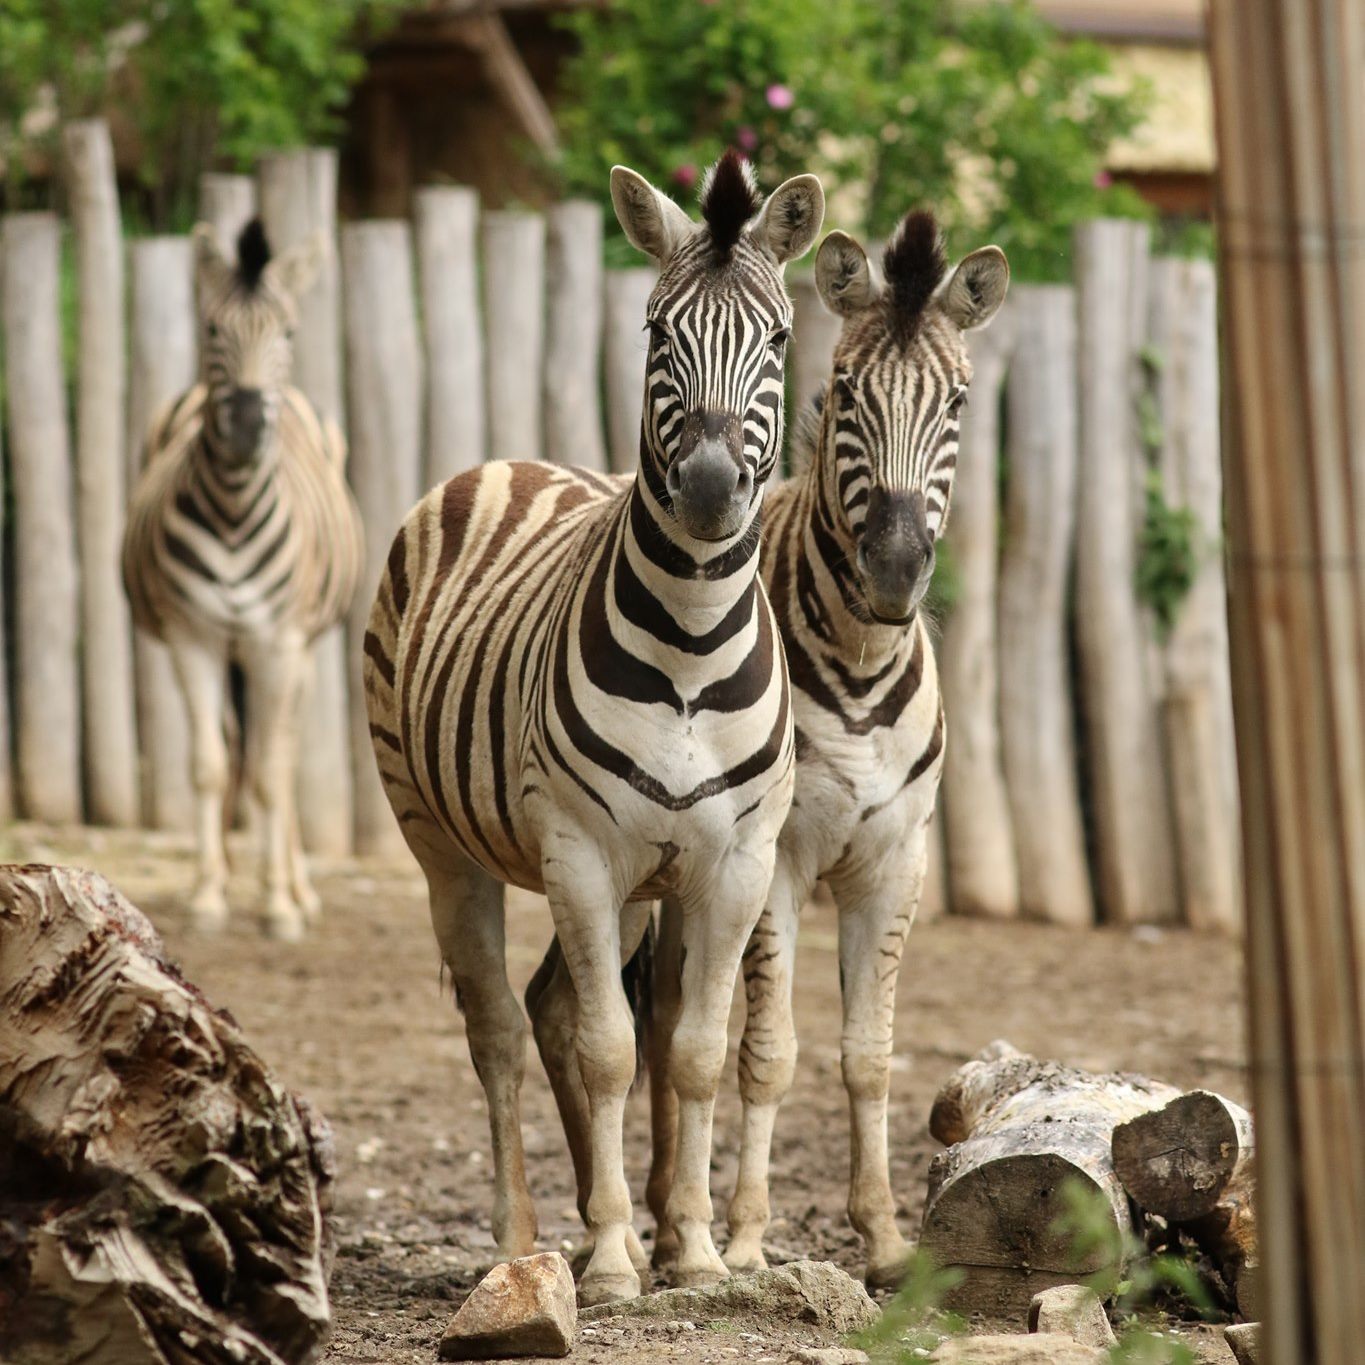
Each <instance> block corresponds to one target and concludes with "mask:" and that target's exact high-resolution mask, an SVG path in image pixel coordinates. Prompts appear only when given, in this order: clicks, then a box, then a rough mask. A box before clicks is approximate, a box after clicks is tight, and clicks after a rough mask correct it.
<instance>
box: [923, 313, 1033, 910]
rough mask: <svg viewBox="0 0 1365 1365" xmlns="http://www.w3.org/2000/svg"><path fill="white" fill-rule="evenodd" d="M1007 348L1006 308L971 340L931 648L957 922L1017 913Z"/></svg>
mask: <svg viewBox="0 0 1365 1365" xmlns="http://www.w3.org/2000/svg"><path fill="white" fill-rule="evenodd" d="M1013 345H1014V324H1013V317H1012V314H1011V311H1010V306H1009V304H1006V305H1005V307H1004V308H1003V309H1002V310H1001V311H1000V312H999V313H998V314H997V315H996V317H995V320H994V321H993V322H992V323H991V325H990V326H989V327H988V328H986V329H985V330H984V331H981V332H976V333H973V334H972V336H971V337H970V338H969V346H970V350H971V357H972V368H973V378H972V393H971V401H970V402H969V404H968V406H967V410H966V412H965V413H964V414H963V421H962V436H961V440H960V442H959V444H958V455H957V476H956V479H955V480H954V483H953V504H952V509H951V513H952V514H951V517H950V519H949V521H948V549H949V550H950V551H951V554H952V561H953V565H954V567H955V568H956V570H957V582H958V593H957V600H956V601H955V602H954V603H953V606H952V610H951V611H950V612H949V614H948V617H947V620H945V621H944V623H943V638H942V640H941V641H940V643H939V646H938V651H937V652H938V667H939V676H940V677H941V678H942V680H943V707H944V711H945V712H946V714H947V716H948V718H949V723H950V725H951V726H952V736H951V742H950V743H949V744H948V746H947V751H946V753H945V755H944V765H943V793H942V799H943V802H944V807H943V811H944V834H945V838H946V844H947V855H948V880H949V882H950V884H951V885H952V888H953V891H952V896H953V900H952V905H953V912H954V913H955V914H963V915H988V916H991V917H992V918H1009V917H1011V916H1014V915H1017V914H1018V913H1019V874H1018V867H1017V864H1016V862H1015V857H1014V836H1013V831H1012V829H1011V826H1010V809H1009V801H1008V797H1007V795H1006V792H1005V775H1004V772H1003V770H1002V768H1001V758H1000V721H999V715H1000V697H999V692H998V680H999V672H998V667H997V655H996V630H997V621H998V614H999V613H998V605H997V600H996V587H997V584H996V565H997V560H998V556H999V553H1000V528H999V495H1000V478H999V466H1000V387H1001V385H1002V384H1003V383H1004V379H1005V367H1006V365H1007V364H1008V362H1009V355H1010V351H1011V349H1012V348H1013Z"/></svg>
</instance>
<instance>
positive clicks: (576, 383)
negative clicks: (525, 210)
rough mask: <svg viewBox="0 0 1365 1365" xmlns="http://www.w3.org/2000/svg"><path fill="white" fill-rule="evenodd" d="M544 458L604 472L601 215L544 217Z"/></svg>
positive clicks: (586, 210) (581, 212)
mask: <svg viewBox="0 0 1365 1365" xmlns="http://www.w3.org/2000/svg"><path fill="white" fill-rule="evenodd" d="M546 229H547V231H546V272H545V283H546V298H545V386H544V387H545V458H546V459H547V460H554V461H556V462H557V463H558V464H575V465H585V466H586V467H587V468H589V469H601V470H605V469H606V467H607V452H606V446H605V445H604V443H603V440H602V401H601V400H602V366H601V360H602V306H603V305H602V275H603V271H602V208H601V205H599V204H593V203H589V202H588V201H587V200H583V199H569V200H566V201H565V202H564V203H562V204H556V205H555V206H554V207H553V208H552V209H551V210H550V211H549V213H548V214H547V215H546Z"/></svg>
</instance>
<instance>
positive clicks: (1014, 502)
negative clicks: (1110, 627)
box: [1000, 285, 1095, 925]
mask: <svg viewBox="0 0 1365 1365" xmlns="http://www.w3.org/2000/svg"><path fill="white" fill-rule="evenodd" d="M1010 306H1011V308H1012V309H1013V313H1014V319H1015V326H1016V328H1017V329H1018V330H1017V335H1016V338H1015V347H1014V359H1013V361H1012V363H1011V365H1010V375H1009V384H1008V388H1007V390H1006V395H1007V398H1006V401H1007V405H1008V418H1007V423H1006V425H1007V428H1008V432H1009V479H1008V481H1007V483H1006V490H1005V536H1004V548H1003V551H1002V554H1001V560H1000V727H1001V739H1002V752H1003V756H1004V761H1005V782H1006V787H1007V790H1008V792H1009V802H1010V810H1011V812H1012V815H1013V825H1014V847H1015V851H1016V853H1017V856H1018V859H1019V898H1020V906H1021V909H1022V910H1023V912H1024V914H1025V915H1027V916H1028V917H1029V918H1031V919H1046V920H1052V921H1054V922H1055V923H1058V924H1070V925H1088V924H1090V923H1092V922H1093V920H1094V916H1095V907H1094V901H1093V897H1092V895H1091V890H1090V872H1089V868H1088V867H1087V865H1086V854H1085V834H1084V831H1083V829H1082V826H1081V802H1080V792H1079V791H1078V789H1077V779H1076V749H1075V743H1074V739H1073V726H1074V724H1075V721H1074V714H1075V713H1074V710H1073V703H1072V695H1071V681H1070V668H1069V660H1068V652H1069V651H1068V646H1067V633H1068V630H1067V600H1068V589H1069V587H1070V580H1071V561H1072V550H1073V544H1074V541H1073V535H1074V532H1075V527H1076V477H1077V470H1076V292H1075V290H1074V289H1073V288H1072V287H1071V286H1070V285H1019V286H1016V287H1015V289H1014V290H1013V291H1012V296H1011V300H1010Z"/></svg>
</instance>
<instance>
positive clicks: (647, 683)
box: [364, 155, 824, 1302]
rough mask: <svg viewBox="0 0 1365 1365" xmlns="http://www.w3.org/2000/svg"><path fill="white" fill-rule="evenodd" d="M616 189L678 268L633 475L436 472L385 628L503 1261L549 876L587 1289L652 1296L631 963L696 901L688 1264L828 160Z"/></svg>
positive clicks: (417, 846) (770, 679) (778, 790)
mask: <svg viewBox="0 0 1365 1365" xmlns="http://www.w3.org/2000/svg"><path fill="white" fill-rule="evenodd" d="M611 192H612V200H613V203H614V205H615V208H616V213H617V217H618V218H619V219H620V222H621V226H622V228H623V229H624V230H625V233H626V236H627V237H628V238H629V239H630V240H631V242H632V243H634V245H635V246H637V247H638V248H639V249H641V250H642V251H644V252H646V253H647V254H649V255H650V256H652V257H654V259H655V260H656V261H657V262H658V263H659V265H660V268H661V273H660V276H659V281H658V284H657V286H656V287H655V289H654V292H653V294H652V295H651V297H650V300H649V307H648V331H649V337H650V341H649V358H648V362H647V372H646V391H645V404H644V416H643V421H642V429H641V437H640V469H639V473H638V475H637V476H636V478H635V480H634V482H633V483H632V484H631V485H630V486H629V487H628V488H626V489H622V488H620V487H619V486H618V485H616V484H614V483H613V482H612V481H610V480H608V479H605V478H600V477H597V476H595V475H592V474H589V473H586V472H584V471H579V470H573V469H568V468H563V467H558V466H553V465H543V464H529V463H509V464H503V463H493V464H487V465H484V466H482V467H481V468H479V469H476V470H472V471H469V472H467V473H465V474H461V475H459V476H458V477H456V478H454V479H452V480H450V481H449V482H448V483H446V484H445V485H443V486H442V487H439V488H437V489H435V490H433V491H432V492H431V493H429V494H428V495H427V497H426V498H425V499H423V501H422V502H421V503H419V504H418V506H417V507H416V508H415V509H414V511H413V512H412V513H411V514H410V515H409V517H408V519H407V521H406V522H405V523H404V525H403V527H402V528H401V530H400V531H399V533H398V536H397V538H396V539H395V541H394V544H393V548H392V550H391V552H390V554H389V559H388V565H387V569H386V572H385V574H384V577H383V580H382V582H381V584H380V588H379V594H378V597H377V599H376V602H375V605H374V609H373V611H372V612H371V615H370V623H369V630H368V632H367V634H366V637H365V642H364V648H365V693H366V701H367V704H368V707H369V715H370V723H371V731H372V734H373V736H374V745H375V755H376V758H377V761H378V764H379V770H380V773H381V775H382V778H383V781H384V785H385V788H386V790H387V792H388V796H389V800H390V802H391V803H392V805H393V808H394V811H395V813H396V814H397V816H398V819H399V822H400V825H401V827H402V830H403V833H404V835H405V836H406V839H407V842H408V844H409V846H410V847H411V848H412V850H413V852H414V853H415V854H416V856H417V859H418V861H419V862H420V863H421V865H422V868H423V871H424V872H425V873H426V877H427V882H428V886H429V890H430V903H431V917H432V925H433V928H434V930H435V933H436V938H437V940H438V943H439V945H440V949H441V954H442V957H443V959H444V961H445V964H446V966H447V967H448V969H449V971H450V973H451V976H452V978H453V980H454V984H455V991H456V999H457V1001H458V1003H459V1004H460V1006H461V1008H462V1009H463V1011H464V1014H465V1019H466V1028H467V1032H468V1039H469V1048H470V1053H471V1055H472V1057H473V1060H474V1066H475V1069H476V1071H477V1072H478V1074H479V1078H480V1080H481V1081H482V1083H483V1086H484V1090H485V1092H486V1094H487V1096H488V1105H489V1121H490V1126H491V1129H492V1139H493V1153H494V1180H495V1193H494V1212H493V1224H494V1232H495V1235H496V1237H497V1242H498V1250H499V1253H500V1254H501V1255H503V1256H517V1255H521V1254H524V1253H526V1252H528V1251H530V1250H531V1249H532V1248H533V1246H534V1242H535V1233H536V1225H535V1214H534V1210H533V1208H532V1204H531V1198H530V1194H529V1191H528V1190H527V1187H526V1178H525V1172H524V1167H523V1155H522V1147H521V1132H520V1116H519V1091H520V1084H521V1078H522V1072H523V1068H524V1064H525V1036H524V1035H525V1019H524V1016H523V1015H522V1012H521V1009H520V1006H519V1005H518V1004H517V1002H516V998H515V996H514V995H513V994H512V992H511V989H510V988H509V986H508V983H507V973H506V964H505V950H504V920H503V883H511V884H513V885H517V886H522V887H527V888H529V889H532V890H536V891H540V890H543V891H544V892H545V893H546V895H547V896H548V897H549V901H550V907H551V910H552V911H553V914H554V921H555V928H556V931H557V933H558V936H559V939H560V942H561V943H562V945H563V951H564V957H565V960H566V962H567V964H568V968H569V970H570V972H571V974H572V979H573V984H574V986H575V987H576V990H577V996H578V1001H579V1007H578V1018H577V1023H578V1033H577V1048H578V1060H579V1063H580V1066H581V1075H582V1081H583V1084H584V1086H585V1088H586V1093H587V1096H588V1098H589V1101H590V1107H591V1120H590V1121H591V1130H592V1194H591V1198H590V1200H589V1202H588V1205H587V1216H588V1222H589V1226H590V1228H591V1229H592V1232H593V1234H594V1247H593V1255H592V1259H591V1261H590V1262H589V1264H588V1267H587V1270H586V1272H585V1274H584V1276H583V1280H582V1285H581V1291H580V1292H581V1295H582V1297H583V1299H584V1300H585V1301H586V1302H600V1301H604V1300H608V1299H614V1298H621V1297H626V1296H631V1295H635V1294H638V1293H639V1292H640V1281H639V1276H638V1274H637V1272H636V1268H635V1265H634V1263H633V1259H632V1255H631V1252H632V1250H638V1244H636V1247H634V1248H633V1247H632V1246H631V1244H630V1243H629V1241H628V1232H629V1228H630V1219H631V1206H630V1194H629V1191H628V1189H627V1187H626V1183H625V1176H624V1168H623V1156H622V1118H623V1112H624V1104H625V1097H626V1093H627V1091H628V1089H629V1087H630V1083H631V1079H632V1076H633V1074H634V1069H635V1045H634V1028H633V1024H632V1020H631V1012H630V1009H629V1007H628V1005H627V1002H626V999H625V995H624V992H623V991H622V988H621V981H620V975H619V974H620V967H621V962H622V959H623V955H625V956H628V955H629V953H630V952H631V951H632V950H633V949H634V947H635V945H636V943H637V942H638V940H639V937H640V934H641V932H642V930H643V926H644V923H645V920H646V918H647V916H648V914H649V902H650V901H651V900H652V899H654V898H656V897H658V896H659V895H661V894H664V893H666V892H667V893H671V894H673V895H675V896H676V897H677V898H678V899H679V901H680V903H681V904H682V906H683V908H684V911H685V917H686V923H685V926H684V928H683V938H684V941H685V946H686V950H687V961H686V966H685V968H684V971H683V977H682V1004H681V1015H680V1019H679V1022H678V1026H677V1029H676V1032H675V1035H674V1040H673V1055H672V1059H671V1075H672V1077H673V1081H674V1084H675V1086H676V1087H677V1091H678V1094H679V1096H680V1120H679V1134H680V1136H679V1149H678V1163H677V1178H676V1181H675V1182H674V1184H673V1188H672V1193H671V1196H670V1200H669V1216H670V1219H671V1220H672V1223H673V1225H674V1226H675V1227H676V1228H677V1229H678V1234H679V1238H680V1251H679V1256H678V1259H677V1264H676V1271H675V1277H676V1279H677V1281H678V1282H679V1283H682V1284H696V1283H702V1282H707V1281H710V1280H712V1279H715V1278H718V1277H719V1276H721V1275H723V1274H725V1273H726V1272H725V1267H724V1265H723V1264H722V1262H721V1261H720V1258H719V1257H718V1256H717V1254H716V1251H715V1248H714V1246H713V1244H712V1241H711V1231H710V1222H711V1200H710V1193H709V1188H708V1175H709V1166H710V1147H711V1113H712V1107H713V1104H714V1100H715V1093H716V1087H717V1084H718V1082H719V1076H720V1071H721V1068H722V1066H723V1065H724V1058H725V1041H726V1038H725V1034H726V1018H727V1015H728V1012H729V1002H730V996H731V992H732V990H733V988H734V981H735V977H736V974H737V972H738V967H739V960H740V954H741V952H742V950H743V946H744V943H745V941H746V940H747V938H748V935H749V932H750V930H751V929H752V928H753V924H754V922H755V920H756V919H757V917H758V914H759V911H760V910H761V909H762V906H763V901H764V898H765V896H766V895H767V890H768V882H769V879H770V877H771V875H772V865H773V857H774V846H775V840H776V837H777V832H778V830H779V829H780V828H781V825H782V821H783V819H784V818H785V816H786V813H787V807H788V803H789V801H790V798H791V783H792V759H793V753H792V730H791V712H790V705H789V695H788V687H787V678H786V671H785V667H784V665H783V662H782V652H781V648H780V646H779V644H778V640H777V632H776V627H775V625H774V622H773V618H772V614H771V611H770V609H769V607H768V602H767V598H766V596H765V595H764V592H763V589H762V586H761V584H760V583H759V581H758V541H759V536H758V512H759V505H760V502H761V496H762V489H763V486H764V483H765V482H766V480H767V478H768V475H769V474H770V472H771V471H772V468H773V465H774V463H775V461H776V459H777V456H778V454H779V452H780V450H781V445H782V371H783V352H784V349H785V343H786V338H787V334H788V328H789V326H790V319H791V306H790V302H789V300H788V298H787V295H786V292H785V290H784V288H783V284H782V269H783V266H784V264H785V263H786V262H787V261H788V260H790V259H792V258H793V257H795V256H799V255H800V254H802V253H803V252H804V251H805V250H807V248H808V247H809V246H810V244H811V242H812V241H813V240H814V237H815V234H816V233H817V232H818V231H819V226H820V221H821V218H822V217H823V214H824V198H823V194H822V192H821V189H820V184H819V182H818V181H817V180H816V179H815V178H814V177H813V176H799V177H797V178H795V179H793V180H789V181H787V182H786V183H785V184H783V185H782V186H781V187H780V188H779V189H778V190H776V191H775V192H774V193H773V195H772V196H771V197H770V198H769V199H768V201H767V202H766V203H763V204H761V202H760V199H759V197H758V195H757V193H756V191H755V189H754V186H753V181H752V178H751V176H750V174H749V171H748V168H747V166H746V165H745V163H743V162H742V161H741V160H740V159H739V158H738V157H736V156H734V155H730V156H727V157H725V158H723V159H722V160H721V161H720V162H719V163H718V165H717V166H716V167H715V168H714V169H713V171H712V172H711V173H710V174H709V175H708V177H707V179H706V181H705V183H704V187H703V192H702V201H701V205H702V217H703V219H704V224H703V225H700V226H699V225H697V224H694V223H693V222H692V220H691V219H690V218H689V217H688V216H687V215H686V214H685V213H684V212H683V211H682V210H681V209H680V208H678V207H677V206H676V205H675V204H674V203H673V202H672V201H671V200H669V199H668V198H667V197H666V196H664V195H662V194H660V193H659V192H658V191H656V190H655V189H653V188H652V187H651V186H650V185H649V184H648V183H647V182H645V181H644V180H643V179H641V178H640V177H639V176H638V175H636V174H635V173H634V172H632V171H629V170H626V169H625V168H623V167H619V166H618V167H616V168H615V169H613V171H612V176H611Z"/></svg>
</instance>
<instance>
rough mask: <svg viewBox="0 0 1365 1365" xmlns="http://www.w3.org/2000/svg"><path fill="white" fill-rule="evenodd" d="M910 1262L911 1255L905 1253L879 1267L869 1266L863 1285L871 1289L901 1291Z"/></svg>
mask: <svg viewBox="0 0 1365 1365" xmlns="http://www.w3.org/2000/svg"><path fill="white" fill-rule="evenodd" d="M908 1262H909V1253H908V1252H903V1253H902V1254H901V1255H899V1256H897V1257H895V1258H893V1259H892V1260H889V1261H883V1262H882V1263H881V1264H879V1265H872V1264H869V1265H868V1267H867V1271H866V1273H865V1274H864V1275H863V1283H864V1284H866V1285H867V1287H868V1288H869V1289H899V1288H900V1287H901V1282H902V1281H903V1280H904V1279H905V1272H906V1269H907V1268H908Z"/></svg>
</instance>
